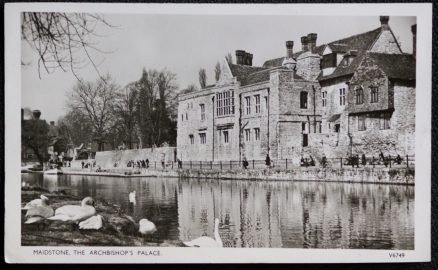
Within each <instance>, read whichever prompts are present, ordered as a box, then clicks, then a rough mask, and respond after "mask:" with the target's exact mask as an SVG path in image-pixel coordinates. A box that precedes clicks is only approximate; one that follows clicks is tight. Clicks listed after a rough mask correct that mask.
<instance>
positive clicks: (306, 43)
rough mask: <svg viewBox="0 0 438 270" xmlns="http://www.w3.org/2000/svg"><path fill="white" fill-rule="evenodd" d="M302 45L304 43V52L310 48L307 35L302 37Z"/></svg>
mask: <svg viewBox="0 0 438 270" xmlns="http://www.w3.org/2000/svg"><path fill="white" fill-rule="evenodd" d="M301 45H302V48H301V50H302V51H303V52H307V49H308V46H307V45H308V41H307V37H306V36H303V37H301Z"/></svg>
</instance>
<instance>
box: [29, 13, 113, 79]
mask: <svg viewBox="0 0 438 270" xmlns="http://www.w3.org/2000/svg"><path fill="white" fill-rule="evenodd" d="M99 25H104V26H106V27H110V28H113V27H114V26H112V25H110V24H109V23H108V22H107V21H106V20H105V19H104V17H103V16H101V15H99V14H90V13H61V12H23V13H22V14H21V39H22V40H24V41H26V42H27V44H29V46H30V48H31V49H32V50H33V51H34V52H35V53H36V54H37V55H38V75H39V76H40V77H41V68H44V69H45V70H46V72H47V73H48V74H49V73H52V72H53V71H54V70H57V69H60V70H62V71H66V70H68V69H69V70H70V71H71V72H72V73H73V75H74V76H76V78H77V79H78V80H79V77H78V76H77V72H76V70H77V69H80V68H81V67H83V66H85V64H86V63H91V64H92V66H93V67H94V69H95V70H96V71H97V73H98V74H99V71H98V69H97V66H98V64H97V63H96V62H95V61H94V59H93V58H92V56H91V55H92V51H97V52H100V53H105V52H104V51H103V50H101V49H99V48H98V47H97V43H96V42H95V41H92V39H93V38H94V37H101V35H99V34H97V32H96V28H97V27H98V26H99ZM22 62H23V61H22ZM99 76H100V74H99Z"/></svg>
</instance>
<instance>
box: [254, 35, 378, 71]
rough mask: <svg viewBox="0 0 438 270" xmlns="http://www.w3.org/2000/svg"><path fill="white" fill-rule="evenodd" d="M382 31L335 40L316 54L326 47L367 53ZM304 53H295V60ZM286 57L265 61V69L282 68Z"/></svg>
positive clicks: (333, 49)
mask: <svg viewBox="0 0 438 270" xmlns="http://www.w3.org/2000/svg"><path fill="white" fill-rule="evenodd" d="M381 31H382V29H381V27H379V28H376V29H374V30H372V31H368V32H365V33H361V34H357V35H353V36H350V37H347V38H343V39H339V40H335V41H332V42H329V43H327V44H322V45H319V46H317V47H316V53H317V54H319V55H322V54H323V52H324V49H325V46H329V47H330V49H331V50H332V51H339V52H346V51H349V50H357V51H365V50H368V49H370V47H371V46H372V45H373V43H374V42H375V40H376V39H377V38H378V37H379V35H380V33H381ZM302 53H303V51H299V52H297V53H294V55H293V56H294V58H297V57H298V56H300V55H301V54H302ZM283 59H284V57H280V58H275V59H271V60H267V61H265V63H264V64H263V67H265V68H272V67H278V66H281V64H282V63H283Z"/></svg>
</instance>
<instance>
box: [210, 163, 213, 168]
mask: <svg viewBox="0 0 438 270" xmlns="http://www.w3.org/2000/svg"><path fill="white" fill-rule="evenodd" d="M210 170H213V161H210Z"/></svg>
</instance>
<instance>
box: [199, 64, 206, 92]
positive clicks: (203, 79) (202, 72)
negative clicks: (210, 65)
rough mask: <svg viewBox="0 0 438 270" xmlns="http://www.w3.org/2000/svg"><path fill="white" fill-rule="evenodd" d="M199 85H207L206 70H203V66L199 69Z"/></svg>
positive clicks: (202, 86) (202, 87) (203, 86)
mask: <svg viewBox="0 0 438 270" xmlns="http://www.w3.org/2000/svg"><path fill="white" fill-rule="evenodd" d="M199 85H200V86H201V89H204V88H205V87H207V72H206V71H205V68H201V69H200V70H199Z"/></svg>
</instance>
